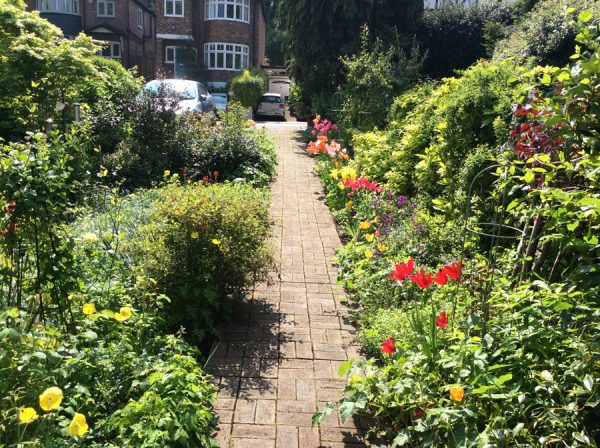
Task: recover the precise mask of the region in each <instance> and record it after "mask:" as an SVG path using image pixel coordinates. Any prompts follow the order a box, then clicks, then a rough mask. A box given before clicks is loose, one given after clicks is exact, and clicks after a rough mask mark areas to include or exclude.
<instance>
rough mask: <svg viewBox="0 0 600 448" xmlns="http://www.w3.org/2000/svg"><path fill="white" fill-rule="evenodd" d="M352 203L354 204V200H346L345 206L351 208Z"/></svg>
mask: <svg viewBox="0 0 600 448" xmlns="http://www.w3.org/2000/svg"><path fill="white" fill-rule="evenodd" d="M353 205H354V202H352V201H348V202H346V208H352V206H353Z"/></svg>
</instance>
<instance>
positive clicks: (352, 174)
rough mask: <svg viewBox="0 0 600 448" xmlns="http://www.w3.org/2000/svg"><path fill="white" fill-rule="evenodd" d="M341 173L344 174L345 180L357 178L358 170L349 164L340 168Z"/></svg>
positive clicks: (343, 178)
mask: <svg viewBox="0 0 600 448" xmlns="http://www.w3.org/2000/svg"><path fill="white" fill-rule="evenodd" d="M340 174H341V175H342V180H343V181H344V182H346V181H348V180H353V179H356V171H355V170H354V169H353V168H350V167H349V166H345V167H344V168H342V169H341V170H340Z"/></svg>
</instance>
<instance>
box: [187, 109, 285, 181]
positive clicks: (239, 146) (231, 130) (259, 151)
mask: <svg viewBox="0 0 600 448" xmlns="http://www.w3.org/2000/svg"><path fill="white" fill-rule="evenodd" d="M275 163H276V154H275V147H274V145H273V143H272V142H271V140H270V139H269V138H268V137H267V136H266V134H265V133H264V132H262V131H259V130H257V129H256V127H253V126H250V125H248V123H246V120H245V119H244V110H243V109H242V108H237V107H236V106H235V105H232V106H230V108H229V111H228V112H226V113H224V114H222V116H221V122H220V123H218V124H207V125H204V126H202V127H200V128H199V129H198V131H197V135H196V136H195V143H194V146H193V148H192V149H191V153H190V156H189V159H188V162H187V167H188V170H187V173H188V174H189V176H190V177H191V178H192V179H202V178H204V177H205V176H208V177H209V178H212V177H213V175H214V173H218V174H217V175H216V176H215V179H214V180H219V181H233V180H236V179H243V180H245V181H247V182H249V183H251V184H252V185H255V186H265V185H267V184H268V182H269V181H270V180H271V178H272V176H273V174H274V172H275Z"/></svg>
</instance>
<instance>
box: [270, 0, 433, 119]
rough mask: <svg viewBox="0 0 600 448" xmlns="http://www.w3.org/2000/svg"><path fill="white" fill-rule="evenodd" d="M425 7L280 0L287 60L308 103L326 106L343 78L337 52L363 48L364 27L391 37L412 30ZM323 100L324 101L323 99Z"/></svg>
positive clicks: (380, 1) (384, 1)
mask: <svg viewBox="0 0 600 448" xmlns="http://www.w3.org/2000/svg"><path fill="white" fill-rule="evenodd" d="M422 12H423V2H422V1H419V0H401V1H400V0H368V1H364V0H352V1H348V0H333V1H329V2H311V1H308V0H301V1H298V0H280V1H279V2H278V10H277V19H276V20H277V22H278V28H279V30H280V31H281V33H282V35H283V48H284V49H285V59H286V64H287V65H288V67H289V69H290V75H291V77H292V78H293V79H294V80H295V82H296V83H297V85H298V86H299V87H300V89H301V90H302V93H303V104H304V107H306V108H311V107H319V109H313V110H312V111H311V112H315V110H320V111H323V110H324V109H323V106H325V105H326V104H327V100H328V99H330V98H331V95H332V94H333V92H334V90H335V88H336V85H338V84H340V82H341V77H340V73H341V68H342V65H341V62H340V60H339V58H340V57H341V56H344V55H352V54H354V53H356V52H358V51H359V49H360V30H361V27H362V26H363V25H365V24H366V25H367V26H368V27H369V29H370V30H372V32H373V38H378V37H379V38H381V39H382V40H383V41H384V42H385V43H388V42H390V41H391V40H392V39H393V38H394V37H395V35H396V33H395V31H396V30H397V31H399V32H402V33H405V35H410V33H411V32H412V31H414V30H416V27H418V24H419V22H420V18H421V15H422ZM319 103H320V104H319Z"/></svg>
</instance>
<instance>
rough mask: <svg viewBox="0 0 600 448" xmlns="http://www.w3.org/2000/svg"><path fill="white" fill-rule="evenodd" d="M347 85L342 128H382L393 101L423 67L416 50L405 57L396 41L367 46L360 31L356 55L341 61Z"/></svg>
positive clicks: (412, 81) (343, 98) (379, 42)
mask: <svg viewBox="0 0 600 448" xmlns="http://www.w3.org/2000/svg"><path fill="white" fill-rule="evenodd" d="M342 65H343V70H344V75H345V78H346V83H345V84H344V86H343V87H342V91H341V96H342V104H343V112H342V114H341V116H342V125H343V126H344V127H346V128H357V129H371V128H373V127H381V126H383V125H385V120H386V118H387V112H386V111H387V109H388V107H389V105H390V104H391V103H392V101H393V98H394V97H395V96H397V95H398V94H399V93H401V92H402V91H403V90H406V89H407V88H409V87H410V86H411V85H412V84H414V83H415V82H416V80H417V78H418V76H419V72H420V70H421V67H422V65H423V58H422V57H421V56H420V55H419V50H418V48H417V47H413V49H412V52H411V54H410V56H407V55H406V54H405V52H404V51H403V50H402V48H401V46H400V42H399V41H397V42H395V43H394V44H392V45H390V46H389V47H384V45H383V42H382V41H381V40H376V41H375V43H374V44H373V46H372V47H371V46H370V45H369V30H368V28H364V29H363V34H362V46H361V50H360V52H359V53H357V54H355V55H352V56H346V57H343V58H342Z"/></svg>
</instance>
